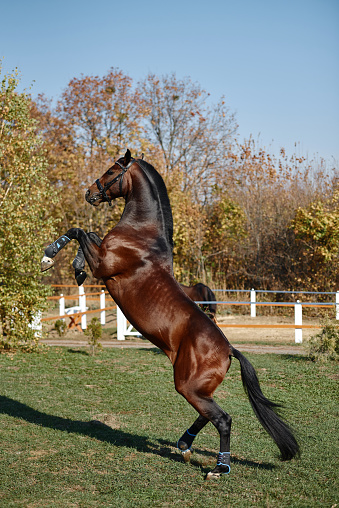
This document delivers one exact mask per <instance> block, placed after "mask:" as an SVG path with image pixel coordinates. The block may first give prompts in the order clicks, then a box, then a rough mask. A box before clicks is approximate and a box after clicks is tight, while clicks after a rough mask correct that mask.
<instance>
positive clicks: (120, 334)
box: [41, 284, 339, 343]
mask: <svg viewBox="0 0 339 508" xmlns="http://www.w3.org/2000/svg"><path fill="white" fill-rule="evenodd" d="M52 287H55V288H78V286H77V285H75V284H53V285H52ZM84 288H105V286H104V285H101V284H85V285H83V286H80V287H79V294H78V295H63V294H60V295H59V296H51V297H49V299H50V300H58V301H59V315H58V316H51V317H45V318H42V319H41V322H46V321H51V320H56V319H66V318H70V320H71V322H70V324H69V327H70V328H72V327H76V328H78V329H79V330H85V329H86V327H87V321H86V316H87V315H88V314H94V313H98V312H100V322H101V324H103V325H105V323H106V314H105V312H106V311H109V310H113V309H117V338H118V340H125V337H127V336H130V335H137V336H140V333H139V332H138V331H133V327H132V325H131V324H129V323H128V321H127V319H126V317H125V316H124V315H123V313H122V311H121V310H120V309H119V307H118V306H117V305H113V306H109V307H106V303H105V301H106V300H105V299H106V297H107V296H108V297H109V298H111V296H110V295H109V293H108V292H107V290H106V291H105V290H104V289H101V291H98V292H92V293H85V289H84ZM213 291H214V292H224V293H236V292H237V293H249V294H250V300H249V301H229V300H228V301H224V300H217V301H213V302H212V301H210V302H206V301H204V302H203V301H197V302H195V303H197V304H206V303H214V304H218V305H230V306H231V305H235V306H237V305H249V306H250V315H251V317H256V307H258V306H268V305H269V306H272V307H294V316H295V319H294V324H272V325H271V324H255V323H253V324H252V323H251V324H245V323H244V324H241V323H240V324H225V323H220V324H219V325H218V326H219V327H220V328H266V329H274V328H275V329H279V328H281V329H283V328H285V329H289V328H290V329H294V330H295V342H296V343H301V342H302V330H303V329H310V328H314V329H318V328H321V327H320V326H318V325H303V324H302V308H303V307H319V308H329V307H335V309H336V319H337V320H339V291H336V292H316V291H285V290H282V291H273V290H261V289H256V290H254V289H250V290H247V289H213ZM257 293H282V294H295V295H301V294H312V295H336V298H335V302H305V303H302V302H300V300H297V301H296V302H294V303H293V302H260V301H256V296H257ZM94 296H95V297H97V296H99V298H93V297H94ZM77 299H78V300H79V305H77V306H73V307H65V300H73V301H74V300H77ZM111 299H112V298H111ZM86 300H96V301H100V307H99V308H98V309H93V310H88V308H87V307H86Z"/></svg>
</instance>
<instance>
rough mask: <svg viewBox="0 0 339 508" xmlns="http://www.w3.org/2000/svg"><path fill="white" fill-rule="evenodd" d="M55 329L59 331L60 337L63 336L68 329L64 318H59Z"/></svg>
mask: <svg viewBox="0 0 339 508" xmlns="http://www.w3.org/2000/svg"><path fill="white" fill-rule="evenodd" d="M54 329H55V330H56V331H57V333H58V335H59V337H63V336H64V335H65V333H66V331H67V325H66V321H65V320H64V319H57V321H56V322H55V325H54Z"/></svg>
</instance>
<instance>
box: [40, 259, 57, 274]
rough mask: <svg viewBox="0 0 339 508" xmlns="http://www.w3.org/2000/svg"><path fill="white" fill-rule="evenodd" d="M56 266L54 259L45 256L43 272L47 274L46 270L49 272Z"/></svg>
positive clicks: (42, 266) (42, 261)
mask: <svg viewBox="0 0 339 508" xmlns="http://www.w3.org/2000/svg"><path fill="white" fill-rule="evenodd" d="M53 265H54V261H53V259H52V258H49V257H47V256H44V257H43V258H42V260H41V271H42V272H46V270H49V269H50V268H52V266H53Z"/></svg>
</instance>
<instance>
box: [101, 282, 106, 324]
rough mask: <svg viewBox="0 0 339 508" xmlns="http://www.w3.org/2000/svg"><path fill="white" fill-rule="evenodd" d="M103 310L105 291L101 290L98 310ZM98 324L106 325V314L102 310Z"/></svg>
mask: <svg viewBox="0 0 339 508" xmlns="http://www.w3.org/2000/svg"><path fill="white" fill-rule="evenodd" d="M104 308H105V291H104V290H102V291H101V295H100V309H104ZM100 323H101V324H102V325H105V324H106V312H105V311H104V310H102V311H101V312H100Z"/></svg>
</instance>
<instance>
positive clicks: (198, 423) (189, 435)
mask: <svg viewBox="0 0 339 508" xmlns="http://www.w3.org/2000/svg"><path fill="white" fill-rule="evenodd" d="M208 422H209V420H208V418H205V417H204V416H201V415H199V417H198V418H197V419H196V420H195V422H194V423H193V425H191V427H190V428H189V429H187V430H186V431H185V432H184V433H183V435H182V436H181V438H180V439H179V441H178V444H177V446H178V450H179V451H180V453H181V455H182V456H183V459H184V461H185V462H189V461H190V459H191V455H192V453H193V450H192V448H191V447H192V444H193V441H194V439H195V438H196V436H197V435H198V433H199V432H200V431H201V430H202V429H203V428H204V427H205V425H207V424H208Z"/></svg>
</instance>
